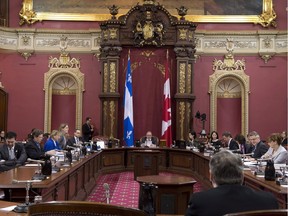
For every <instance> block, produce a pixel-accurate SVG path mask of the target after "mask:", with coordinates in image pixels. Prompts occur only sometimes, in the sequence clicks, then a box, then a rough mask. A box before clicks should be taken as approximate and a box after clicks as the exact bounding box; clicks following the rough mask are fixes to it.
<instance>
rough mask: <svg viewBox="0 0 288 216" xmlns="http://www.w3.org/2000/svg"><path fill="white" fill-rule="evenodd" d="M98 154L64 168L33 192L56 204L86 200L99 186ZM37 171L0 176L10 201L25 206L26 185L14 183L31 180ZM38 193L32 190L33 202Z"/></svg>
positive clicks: (22, 170)
mask: <svg viewBox="0 0 288 216" xmlns="http://www.w3.org/2000/svg"><path fill="white" fill-rule="evenodd" d="M98 156H99V154H98V153H94V154H91V155H89V156H87V157H85V158H83V159H81V160H80V161H76V162H74V163H73V164H72V165H71V166H70V167H63V168H61V171H60V172H58V173H55V174H54V173H53V174H52V175H51V176H49V178H48V179H46V180H44V181H41V182H37V183H32V190H33V191H34V192H35V193H36V194H38V195H41V196H42V200H43V202H46V201H53V200H56V201H57V200H85V199H86V197H87V196H88V195H89V193H90V192H91V191H92V189H93V188H94V186H95V183H96V178H97V175H99V172H98V169H99V167H98ZM35 170H37V168H35V167H25V166H22V167H18V168H16V169H13V170H9V171H7V172H2V173H0V179H1V182H0V188H1V189H3V190H4V191H5V195H7V196H8V197H6V198H7V199H8V200H7V201H16V202H24V200H25V193H26V190H25V186H26V184H22V183H21V184H12V180H13V179H16V180H31V179H32V176H33V175H34V173H35ZM35 193H32V192H31V190H30V198H31V201H33V200H34V196H35Z"/></svg>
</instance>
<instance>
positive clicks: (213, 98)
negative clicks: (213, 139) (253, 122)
mask: <svg viewBox="0 0 288 216" xmlns="http://www.w3.org/2000/svg"><path fill="white" fill-rule="evenodd" d="M224 79H233V80H235V81H237V82H238V83H239V84H240V86H241V133H242V134H243V135H245V134H248V111H249V110H248V109H249V93H250V81H249V76H248V75H246V74H245V72H244V70H235V71H231V72H227V70H216V71H215V73H213V74H212V75H211V76H209V94H210V131H214V130H215V131H217V87H218V85H219V84H220V83H221V82H222V81H223V80H224Z"/></svg>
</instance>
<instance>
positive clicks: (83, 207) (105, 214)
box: [28, 201, 147, 216]
mask: <svg viewBox="0 0 288 216" xmlns="http://www.w3.org/2000/svg"><path fill="white" fill-rule="evenodd" d="M28 215H30V216H48V215H49V216H53V215H57V216H62V215H63V216H84V215H85V216H89V215H95V216H147V214H146V213H145V212H144V211H141V210H139V209H133V208H125V207H121V206H115V205H111V204H104V203H95V202H84V201H52V202H46V203H38V204H34V205H31V206H29V208H28Z"/></svg>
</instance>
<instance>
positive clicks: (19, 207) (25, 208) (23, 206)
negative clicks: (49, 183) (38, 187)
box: [13, 181, 32, 213]
mask: <svg viewBox="0 0 288 216" xmlns="http://www.w3.org/2000/svg"><path fill="white" fill-rule="evenodd" d="M31 185H32V182H31V181H27V182H26V197H25V203H22V204H19V205H17V206H16V207H15V208H14V209H13V211H14V212H17V213H27V212H28V207H29V206H30V205H31V203H30V202H29V190H30V188H31Z"/></svg>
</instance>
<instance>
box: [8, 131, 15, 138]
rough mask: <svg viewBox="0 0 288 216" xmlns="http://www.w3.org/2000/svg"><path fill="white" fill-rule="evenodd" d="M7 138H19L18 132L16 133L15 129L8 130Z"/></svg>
mask: <svg viewBox="0 0 288 216" xmlns="http://www.w3.org/2000/svg"><path fill="white" fill-rule="evenodd" d="M5 137H6V139H12V138H15V139H16V138H17V134H16V133H15V132H13V131H9V132H7V133H6V136H5Z"/></svg>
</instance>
